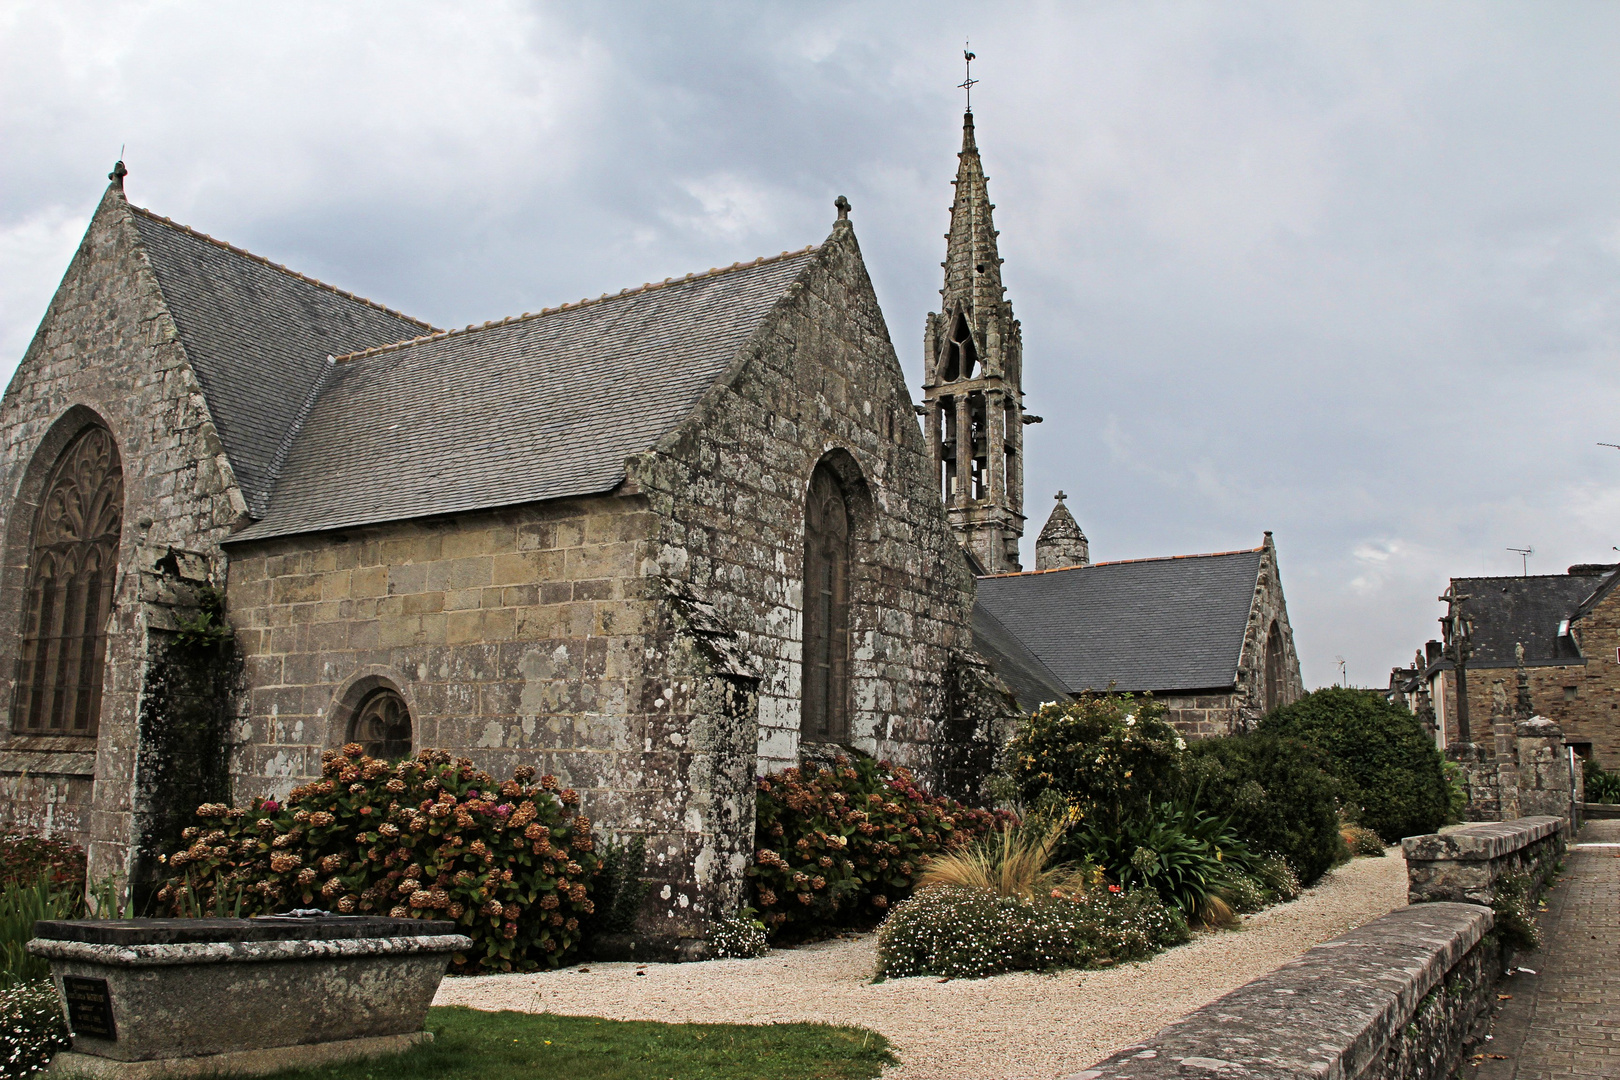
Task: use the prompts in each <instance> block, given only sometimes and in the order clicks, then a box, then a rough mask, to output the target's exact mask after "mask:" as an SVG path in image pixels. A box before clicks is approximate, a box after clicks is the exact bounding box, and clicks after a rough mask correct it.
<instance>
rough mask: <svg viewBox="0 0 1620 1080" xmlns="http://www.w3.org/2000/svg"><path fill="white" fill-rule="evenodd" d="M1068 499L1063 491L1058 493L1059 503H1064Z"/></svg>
mask: <svg viewBox="0 0 1620 1080" xmlns="http://www.w3.org/2000/svg"><path fill="white" fill-rule="evenodd" d="M1067 498H1068V496H1067V495H1065V494H1063V492H1062V491H1059V492H1058V493H1057V501H1058V502H1062V501H1063V500H1064V499H1067Z"/></svg>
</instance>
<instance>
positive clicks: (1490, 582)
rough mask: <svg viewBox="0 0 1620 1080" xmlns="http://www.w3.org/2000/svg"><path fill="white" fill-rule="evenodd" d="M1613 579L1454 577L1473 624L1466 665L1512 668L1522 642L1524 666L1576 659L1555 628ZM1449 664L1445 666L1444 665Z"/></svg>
mask: <svg viewBox="0 0 1620 1080" xmlns="http://www.w3.org/2000/svg"><path fill="white" fill-rule="evenodd" d="M1613 577H1614V575H1613V574H1609V575H1606V576H1602V577H1599V576H1594V575H1588V574H1536V575H1534V576H1531V577H1478V578H1452V579H1451V582H1452V587H1453V588H1454V589H1455V590H1456V591H1457V592H1458V593H1461V594H1463V595H1464V596H1467V597H1468V600H1467V601H1466V602H1465V604H1464V608H1463V610H1464V611H1465V612H1466V613H1467V615H1468V617H1469V618H1470V619H1471V620H1473V624H1474V629H1473V635H1472V637H1471V638H1470V640H1471V642H1472V644H1473V654H1472V656H1471V657H1470V658H1469V661H1468V664H1469V666H1470V667H1512V666H1514V663H1515V657H1514V646H1515V645H1517V644H1519V643H1520V642H1523V643H1524V659H1525V663H1526V664H1548V663H1569V662H1572V661H1579V660H1580V658H1581V654H1580V650H1578V649H1577V648H1576V647H1575V642H1574V641H1573V640H1571V639H1570V638H1569V637H1567V636H1564V637H1560V636H1559V633H1558V625H1559V623H1561V622H1563V621H1564V620H1565V619H1569V618H1572V617H1575V616H1576V615H1577V613H1578V612H1579V611H1580V610H1581V609H1582V606H1583V601H1585V600H1587V598H1588V597H1591V596H1593V595H1595V594H1596V593H1597V592H1599V591H1601V590H1602V589H1603V588H1604V586H1605V585H1606V584H1608V583H1609V582H1611V581H1612V580H1613ZM1448 666H1449V665H1448Z"/></svg>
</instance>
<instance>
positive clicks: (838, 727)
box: [799, 465, 850, 742]
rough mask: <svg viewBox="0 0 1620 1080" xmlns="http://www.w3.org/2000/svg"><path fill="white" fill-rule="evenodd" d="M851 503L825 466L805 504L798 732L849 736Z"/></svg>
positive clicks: (815, 737) (839, 738) (835, 738)
mask: <svg viewBox="0 0 1620 1080" xmlns="http://www.w3.org/2000/svg"><path fill="white" fill-rule="evenodd" d="M849 538H850V527H849V503H848V501H847V500H846V499H845V498H844V490H843V488H842V487H841V486H840V485H839V483H838V478H837V477H836V476H834V475H833V472H832V470H831V469H829V468H828V467H827V466H825V465H818V466H816V471H815V472H814V473H812V474H811V476H810V494H809V498H808V499H807V500H806V502H805V507H804V693H803V695H802V698H801V712H800V720H799V735H800V737H801V738H802V739H804V740H806V741H808V742H847V741H848V739H849V561H850V559H849Z"/></svg>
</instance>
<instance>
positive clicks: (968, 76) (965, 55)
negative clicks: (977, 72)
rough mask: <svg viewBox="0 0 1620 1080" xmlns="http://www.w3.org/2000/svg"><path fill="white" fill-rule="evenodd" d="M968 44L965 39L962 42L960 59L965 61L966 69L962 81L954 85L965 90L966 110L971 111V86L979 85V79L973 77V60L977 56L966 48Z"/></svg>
mask: <svg viewBox="0 0 1620 1080" xmlns="http://www.w3.org/2000/svg"><path fill="white" fill-rule="evenodd" d="M968 44H969V43H968V42H966V41H964V42H962V59H963V61H965V63H966V71H965V73H964V75H963V78H962V81H961V82H959V83H957V84H956V86H957V89H958V90H966V91H967V111H968V112H972V111H973V88H974V87H975V86H977V85H979V80H978V79H975V78H974V77H973V61H975V60H977V59H978V58H979V57H978V54H977V53H975V52H974V51H973V50H972V49H969V48H968Z"/></svg>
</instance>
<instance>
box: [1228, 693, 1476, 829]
mask: <svg viewBox="0 0 1620 1080" xmlns="http://www.w3.org/2000/svg"><path fill="white" fill-rule="evenodd" d="M1259 730H1260V731H1261V732H1264V733H1266V734H1270V735H1279V736H1284V737H1290V738H1297V739H1302V740H1303V741H1305V742H1308V743H1310V744H1311V745H1312V746H1315V747H1317V748H1318V749H1320V750H1322V751H1324V752H1325V753H1326V754H1327V756H1328V760H1329V762H1330V765H1331V767H1332V768H1333V770H1334V772H1335V774H1336V775H1337V776H1338V777H1339V778H1340V779H1341V780H1343V781H1344V782H1345V785H1346V789H1345V794H1346V796H1347V798H1349V799H1351V800H1353V801H1354V803H1355V805H1356V806H1357V807H1359V809H1360V815H1359V820H1360V823H1361V824H1363V825H1365V826H1367V827H1368V828H1370V829H1372V830H1373V831H1374V832H1376V833H1377V834H1378V835H1379V836H1381V837H1383V838H1384V839H1385V840H1386V841H1388V842H1390V843H1395V842H1396V841H1398V840H1400V839H1401V838H1402V837H1404V836H1416V835H1419V834H1422V833H1431V832H1434V831H1435V830H1436V829H1438V828H1439V827H1440V826H1441V825H1442V824H1444V822H1445V820H1446V814H1447V812H1448V811H1449V809H1450V803H1451V795H1450V789H1449V785H1448V783H1447V780H1446V775H1445V770H1444V767H1443V764H1442V762H1443V760H1444V759H1443V758H1442V757H1441V755H1440V751H1439V750H1437V749H1435V745H1434V740H1433V739H1432V738H1431V737H1430V736H1429V734H1428V732H1426V731H1424V730H1423V725H1422V724H1421V723H1419V722H1418V718H1417V717H1416V716H1414V715H1412V713H1411V712H1410V711H1409V710H1407V709H1405V708H1403V707H1402V706H1399V705H1394V704H1391V703H1390V702H1389V701H1388V700H1386V699H1385V697H1384V695H1383V694H1381V693H1379V692H1377V691H1374V690H1354V689H1350V688H1348V687H1342V686H1329V687H1325V688H1323V689H1321V690H1314V691H1312V692H1311V693H1309V694H1306V695H1305V696H1304V697H1302V698H1300V699H1299V700H1298V701H1296V702H1294V703H1293V704H1291V705H1284V706H1283V707H1282V708H1280V709H1277V710H1276V711H1275V712H1272V713H1271V714H1270V715H1268V716H1266V717H1265V719H1263V720H1261V722H1260V727H1259Z"/></svg>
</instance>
